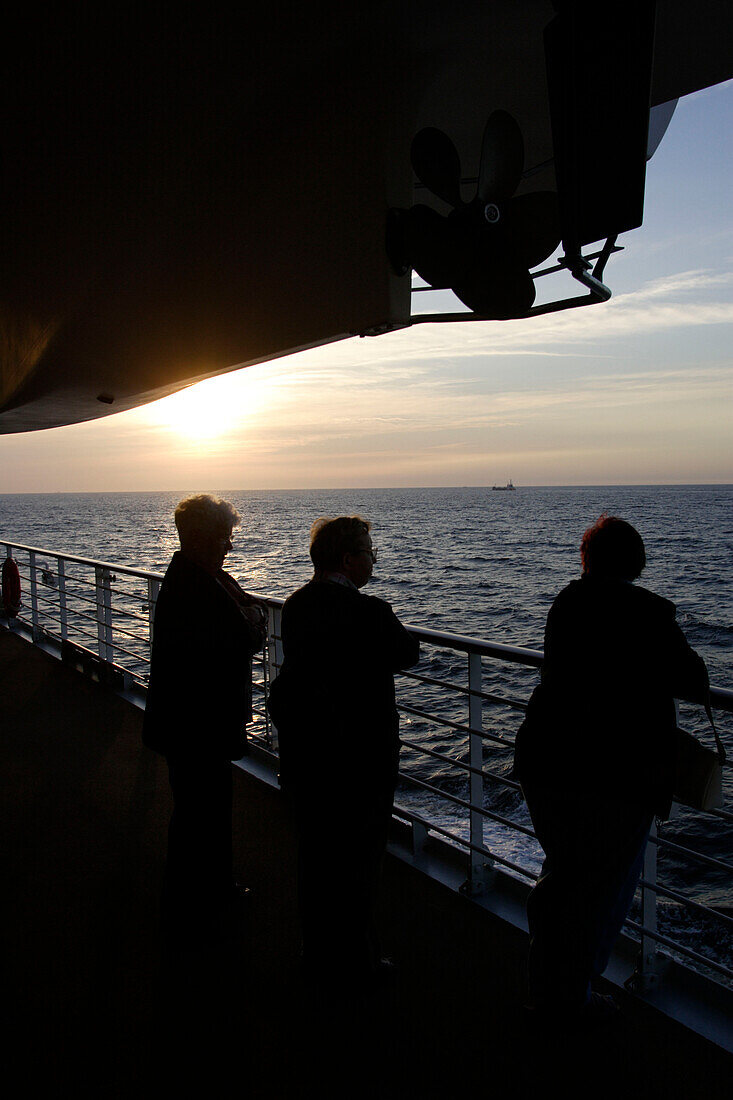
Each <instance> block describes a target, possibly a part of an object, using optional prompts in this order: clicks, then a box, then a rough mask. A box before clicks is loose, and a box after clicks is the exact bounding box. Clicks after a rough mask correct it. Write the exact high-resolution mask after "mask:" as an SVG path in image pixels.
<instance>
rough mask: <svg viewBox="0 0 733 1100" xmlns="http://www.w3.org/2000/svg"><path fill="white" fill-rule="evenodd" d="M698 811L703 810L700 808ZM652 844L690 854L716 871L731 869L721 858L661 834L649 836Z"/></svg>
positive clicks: (732, 869)
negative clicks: (705, 853)
mask: <svg viewBox="0 0 733 1100" xmlns="http://www.w3.org/2000/svg"><path fill="white" fill-rule="evenodd" d="M698 812H699V813H703V812H704V811H702V810H700V811H698ZM649 839H650V841H651V843H652V844H656V845H657V847H658V848H668V849H669V850H670V851H672V852H681V853H682V854H683V855H686V856H691V857H692V859H694V860H696V861H697V862H698V863H704V864H706V865H707V866H708V867H715V868H716V869H717V870H718V871H733V866H731V865H730V863H725V862H724V861H723V860H720V859H716V858H715V857H714V856H706V855H704V854H703V853H702V852H696V851H695V850H694V849H693V848H685V847H684V846H683V845H682V844H676V843H675V842H674V841H673V840H667V839H666V838H665V837H662V836H656V837H654V836H652V837H650V838H649Z"/></svg>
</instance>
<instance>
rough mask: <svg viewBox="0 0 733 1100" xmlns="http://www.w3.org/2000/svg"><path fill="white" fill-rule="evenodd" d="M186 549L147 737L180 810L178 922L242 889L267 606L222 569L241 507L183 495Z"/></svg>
mask: <svg viewBox="0 0 733 1100" xmlns="http://www.w3.org/2000/svg"><path fill="white" fill-rule="evenodd" d="M175 522H176V527H177V529H178V534H179V538H180V541H181V549H180V550H179V551H177V552H176V553H175V554H174V555H173V558H172V560H171V563H170V565H169V566H168V570H167V572H166V574H165V577H164V579H163V582H162V584H161V587H160V593H159V595H158V599H157V603H156V607H155V619H154V623H153V645H152V653H151V660H150V683H149V686H148V697H147V704H146V708H145V719H144V723H143V741H144V742H145V744H146V745H147V746H148V747H149V748H151V749H154V750H155V751H156V752H160V753H162V754H163V755H164V756H165V757H166V760H167V762H168V774H169V778H170V785H171V791H172V794H173V803H174V808H173V814H172V817H171V822H170V826H169V831H168V856H167V862H166V873H165V883H164V890H163V904H164V913H165V914H166V915H167V916H170V917H171V918H172V919H174V920H175V919H178V918H180V919H181V920H184V921H185V920H189V919H190V920H194V921H195V920H197V919H199V918H200V917H203V918H204V919H205V918H206V917H207V916H208V915H209V914H213V913H215V912H216V911H218V910H219V909H220V908H221V907H222V906H223V905H225V904H226V903H227V902H228V901H230V900H232V898H234V897H235V896H236V895H237V893H238V892H239V893H241V892H242V889H241V888H240V887H238V885H237V884H235V883H233V881H232V766H231V761H232V760H238V759H239V758H240V757H241V756H242V755H243V754H244V751H245V742H246V732H245V727H246V724H247V722H248V721H249V720H250V719H251V716H252V670H251V663H252V655H253V654H254V653H255V652H256V651H257V650H258V649H260V648H261V647H262V644H263V641H264V637H265V634H266V628H267V612H266V608H265V607H264V605H263V604H261V603H260V602H259V601H257V600H255V599H253V598H252V597H251V596H248V595H247V593H246V592H244V591H243V590H242V588H241V587H240V586H239V584H238V583H237V581H236V580H235V579H234V577H232V576H231V575H230V574H229V573H226V572H225V571H224V569H223V568H222V565H223V562H224V558H225V556H226V554H227V553H228V552H229V551H230V550H231V548H232V542H231V537H232V530H233V528H234V526H235V525H236V524H238V523H239V522H240V516H239V513H238V512H237V511H236V509H235V508H233V507H232V505H231V504H229V503H227V502H226V501H222V500H217V499H216V498H214V497H210V496H207V495H200V496H195V497H190V498H188V499H187V500H183V501H181V503H180V504H179V505H178V507H177V508H176V512H175Z"/></svg>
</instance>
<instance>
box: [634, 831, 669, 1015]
mask: <svg viewBox="0 0 733 1100" xmlns="http://www.w3.org/2000/svg"><path fill="white" fill-rule="evenodd" d="M656 839H657V823H656V821H654V822H653V823H652V827H651V829H650V830H649V840H648V842H647V846H646V851H645V852H644V869H643V871H642V883H641V943H640V946H639V956H638V958H637V960H636V969H635V970H634V973H633V974H632V975H631V977H630V978H629V980H628V981H627V982H626V986H627V988H628V989H631V990H633V991H634V992H635V993H644V992H646V991H647V990H648V989H650V988H651V987H652V986H653V985H655V983H656V982H657V981H658V979H659V974H660V970H661V961H662V960H661V956H660V954H659V952H658V951H657V943H656V940H655V939H654V938H653V936H650V935H648V933H649V932H652V933H655V934H656V931H657V892H656V890H654V889H652V887H655V886H656V885H657V844H656Z"/></svg>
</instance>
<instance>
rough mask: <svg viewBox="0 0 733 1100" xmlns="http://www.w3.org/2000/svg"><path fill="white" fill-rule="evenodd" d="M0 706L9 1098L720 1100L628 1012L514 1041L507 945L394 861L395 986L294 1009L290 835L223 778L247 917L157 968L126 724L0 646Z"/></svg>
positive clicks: (82, 685)
mask: <svg viewBox="0 0 733 1100" xmlns="http://www.w3.org/2000/svg"><path fill="white" fill-rule="evenodd" d="M0 690H1V692H2V711H1V713H2V736H1V737H0V795H1V797H2V804H3V806H4V807H5V822H4V828H3V834H4V838H5V842H6V844H5V847H6V856H5V886H6V890H5V898H6V900H5V901H4V902H3V905H2V910H3V915H4V921H3V923H4V926H5V927H4V932H3V941H4V945H5V947H6V951H7V967H6V968H7V974H6V979H5V982H4V983H3V987H2V988H3V992H4V998H3V999H4V1001H5V1006H6V1016H7V1017H9V1022H8V1024H6V1027H5V1039H6V1041H7V1044H8V1046H7V1051H8V1053H7V1054H6V1058H5V1067H4V1068H5V1077H6V1080H10V1081H12V1080H13V1079H14V1078H15V1079H16V1080H19V1081H20V1082H22V1088H23V1091H24V1092H25V1091H26V1090H27V1091H30V1090H31V1089H32V1088H33V1087H34V1085H39V1084H40V1083H41V1082H45V1084H46V1087H50V1088H52V1089H53V1094H54V1095H60V1094H64V1093H65V1092H67V1091H69V1092H71V1091H72V1090H73V1091H74V1092H76V1093H77V1094H84V1095H86V1094H89V1095H94V1096H103V1097H118V1096H119V1097H128V1096H129V1097H147V1096H151V1097H152V1096H157V1095H166V1094H169V1093H171V1092H178V1091H185V1092H187V1093H188V1092H190V1093H194V1092H201V1093H202V1094H204V1095H206V1096H208V1097H218V1096H220V1095H222V1096H223V1095H227V1094H229V1092H230V1091H232V1090H235V1089H236V1090H237V1091H239V1090H240V1089H241V1090H242V1092H243V1093H244V1094H245V1095H251V1096H253V1097H256V1098H258V1100H259V1098H265V1097H268V1098H269V1097H273V1098H290V1097H299V1096H301V1095H306V1094H307V1095H310V1094H311V1093H313V1092H315V1093H316V1094H317V1095H318V1096H319V1097H321V1096H322V1097H326V1096H338V1097H344V1098H350V1097H361V1096H371V1097H375V1098H377V1097H378V1098H382V1097H395V1098H396V1097H400V1098H412V1097H415V1098H418V1097H419V1098H422V1097H433V1096H435V1097H438V1096H440V1097H445V1098H449V1100H450V1098H453V1097H456V1098H457V1097H463V1096H464V1095H469V1094H476V1093H477V1092H480V1093H481V1094H483V1093H484V1092H486V1093H489V1094H492V1095H495V1096H497V1097H506V1096H508V1097H512V1096H517V1097H524V1096H530V1095H533V1094H538V1093H544V1092H554V1091H555V1089H557V1088H560V1089H562V1094H563V1095H565V1096H567V1095H571V1096H573V1095H576V1094H578V1095H579V1094H580V1093H581V1092H582V1093H583V1094H586V1093H591V1094H595V1095H614V1096H615V1095H623V1094H627V1095H631V1096H637V1095H643V1096H645V1097H665V1098H669V1097H673V1096H685V1097H686V1100H689V1097H690V1096H697V1095H700V1096H703V1095H704V1096H706V1098H707V1097H718V1096H720V1097H722V1096H723V1095H724V1094H725V1091H726V1089H725V1086H726V1076H729V1075H730V1070H731V1059H730V1057H729V1056H728V1055H726V1054H725V1053H724V1052H722V1051H721V1050H720V1048H718V1047H715V1046H713V1045H712V1044H710V1043H708V1042H706V1041H705V1040H703V1039H700V1038H699V1037H696V1036H694V1035H693V1034H691V1033H690V1032H687V1031H685V1030H684V1029H682V1028H680V1027H678V1026H676V1025H674V1024H673V1023H672V1022H670V1021H668V1020H664V1019H662V1018H660V1017H659V1015H658V1014H656V1013H654V1012H652V1011H651V1010H649V1009H648V1006H646V1005H645V1004H644V1003H643V1002H640V1001H638V1000H629V1002H628V1004H627V1005H626V1008H625V1011H624V1013H623V1016H622V1019H621V1021H620V1022H619V1023H618V1025H614V1026H613V1027H612V1028H611V1029H606V1030H603V1031H595V1032H589V1031H570V1030H565V1031H562V1030H556V1031H554V1032H553V1033H552V1034H548V1033H539V1032H538V1031H537V1030H536V1029H532V1028H530V1027H529V1025H528V1023H527V1020H526V1017H525V1014H524V1013H523V1012H522V996H523V989H522V985H523V978H522V960H521V956H522V954H523V950H524V944H522V943H521V937H519V940H517V939H516V937H515V938H514V939H513V938H512V937H511V936H510V937H508V939H507V943H506V950H504V948H503V946H502V944H501V943H498V942H497V940H498V936H499V933H498V931H497V927H496V925H492V924H491V923H487V920H486V918H485V914H484V913H483V912H482V911H481V910H479V908H478V907H477V906H475V905H473V904H472V903H471V902H470V901H469V900H468V899H465V898H463V897H461V896H459V895H456V894H455V893H453V892H451V891H448V890H447V889H446V888H444V887H441V885H440V884H439V883H437V882H435V881H433V880H431V879H429V878H428V877H427V876H425V875H424V874H421V873H420V872H419V871H417V870H416V869H415V868H411V867H409V866H407V865H406V864H405V863H404V862H402V861H400V860H399V859H397V858H394V857H388V858H387V861H386V865H385V872H384V883H383V890H382V899H383V900H382V904H381V912H380V919H381V924H382V930H383V934H384V940H385V947H386V948H387V949H388V950H389V952H390V954H392V955H393V956H394V957H395V959H397V960H398V961H399V963H400V967H401V969H400V974H399V978H398V980H397V981H396V982H395V983H394V984H393V985H392V986H391V987H390V988H389V989H386V990H382V991H380V992H376V993H372V994H370V995H362V996H355V995H354V996H341V997H329V996H325V995H322V994H317V993H315V992H313V991H312V990H310V989H309V988H308V987H307V986H305V985H304V984H303V982H302V981H301V977H300V972H299V967H298V928H297V916H296V910H295V899H294V890H293V883H294V874H295V843H294V838H293V834H292V831H291V829H290V827H289V824H288V820H287V817H286V815H285V814H284V813H283V808H282V803H281V799H280V795H279V792H278V791H277V789H275V788H273V787H272V786H268V785H267V784H265V783H262V782H260V781H258V780H256V779H255V778H253V777H252V776H249V775H247V774H245V773H241V772H240V774H239V775H238V776H237V793H236V836H235V841H236V852H237V864H238V869H239V871H240V873H241V875H242V876H244V877H245V879H246V881H247V882H248V883H249V885H250V886H251V888H252V897H251V899H250V900H249V901H248V903H247V904H246V906H245V907H244V908H243V911H241V912H240V913H237V914H234V915H232V916H231V917H230V918H229V919H228V920H227V921H226V922H222V923H221V925H220V926H219V927H218V928H217V929H216V930H215V932H214V933H212V934H210V935H209V936H207V937H206V938H205V939H203V940H199V941H198V942H195V941H194V939H193V938H192V940H191V942H188V943H186V944H185V945H184V947H183V949H182V950H181V951H180V952H179V953H173V954H170V955H169V954H168V953H166V952H164V950H163V941H162V937H161V930H160V926H159V917H158V893H159V888H160V878H161V872H162V864H163V858H164V852H165V823H166V819H167V815H168V812H169V809H170V803H169V795H168V790H167V783H166V777H165V766H164V763H163V762H162V761H160V760H159V759H158V758H157V757H155V756H154V755H153V754H152V753H148V752H147V750H144V749H142V747H141V745H140V725H141V711H140V710H139V709H138V708H137V707H135V706H134V705H133V704H132V703H130V702H129V701H127V700H125V699H123V698H121V697H119V696H117V695H115V694H114V693H113V692H112V691H111V690H110V689H108V688H106V687H103V686H102V685H100V684H98V683H95V682H93V681H92V680H91V679H89V678H88V677H85V676H84V675H82V674H81V673H80V672H78V671H76V670H75V669H73V668H70V667H68V666H67V665H64V664H62V662H60V661H59V660H57V659H55V658H54V657H52V656H50V655H49V654H46V653H43V652H41V651H40V650H38V649H36V648H34V647H32V646H31V645H29V644H28V643H27V642H26V641H24V640H23V639H21V638H19V637H17V636H15V635H12V634H9V633H7V632H4V631H0ZM237 771H238V772H239V771H240V770H239V769H237ZM518 935H519V934H518V933H517V936H518ZM497 959H498V960H500V961H499V962H497ZM18 1074H20V1077H19V1078H18ZM16 1087H17V1088H20V1087H21V1086H20V1085H17V1086H16Z"/></svg>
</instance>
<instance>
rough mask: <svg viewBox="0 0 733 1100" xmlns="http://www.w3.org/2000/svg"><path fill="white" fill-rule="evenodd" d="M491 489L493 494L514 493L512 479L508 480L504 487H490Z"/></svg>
mask: <svg viewBox="0 0 733 1100" xmlns="http://www.w3.org/2000/svg"><path fill="white" fill-rule="evenodd" d="M491 489H492V491H493V492H495V493H506V492H508V491H511V492H514V489H515V486H514V485H513V484H512V479H511V478H509V480H508V481H507V483H506V485H492V486H491Z"/></svg>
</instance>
